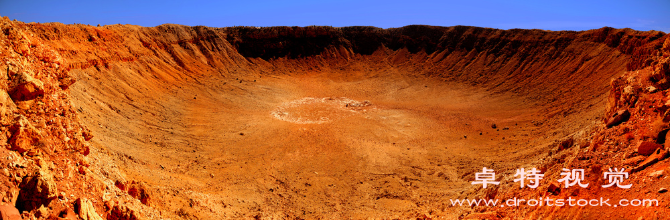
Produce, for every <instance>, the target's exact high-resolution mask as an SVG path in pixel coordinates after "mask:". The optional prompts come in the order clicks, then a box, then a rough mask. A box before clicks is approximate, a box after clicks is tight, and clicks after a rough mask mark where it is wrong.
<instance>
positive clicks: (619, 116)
mask: <svg viewBox="0 0 670 220" xmlns="http://www.w3.org/2000/svg"><path fill="white" fill-rule="evenodd" d="M629 118H630V112H628V109H624V110H619V111H617V112H615V113H614V115H612V117H610V119H609V120H607V127H608V128H611V127H614V126H617V125H619V124H621V123H623V122H625V121H628V119H629Z"/></svg>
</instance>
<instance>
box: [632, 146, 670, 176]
mask: <svg viewBox="0 0 670 220" xmlns="http://www.w3.org/2000/svg"><path fill="white" fill-rule="evenodd" d="M668 155H669V153H668V151H667V150H661V149H656V151H655V152H654V154H652V155H650V156H649V157H647V159H646V160H644V161H642V163H640V165H638V166H637V167H635V168H633V169H632V170H631V172H633V173H634V172H638V171H640V170H644V169H645V168H647V167H648V166H651V165H653V164H655V163H656V162H658V161H661V160H663V159H665V158H667V157H668Z"/></svg>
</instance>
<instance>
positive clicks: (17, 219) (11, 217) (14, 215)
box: [0, 205, 21, 220]
mask: <svg viewBox="0 0 670 220" xmlns="http://www.w3.org/2000/svg"><path fill="white" fill-rule="evenodd" d="M0 220H21V213H19V210H18V209H16V208H15V207H14V206H9V205H0Z"/></svg>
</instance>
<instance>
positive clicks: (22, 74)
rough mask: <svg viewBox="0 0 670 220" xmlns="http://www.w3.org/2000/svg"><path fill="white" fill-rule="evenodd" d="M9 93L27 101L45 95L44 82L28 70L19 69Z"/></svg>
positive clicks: (15, 98) (15, 97) (16, 98)
mask: <svg viewBox="0 0 670 220" xmlns="http://www.w3.org/2000/svg"><path fill="white" fill-rule="evenodd" d="M9 95H10V96H11V97H12V99H14V100H16V101H26V100H32V99H35V98H37V96H40V95H44V84H43V83H42V81H40V80H38V79H35V78H33V77H32V76H31V74H29V73H27V72H26V71H19V72H17V73H16V74H15V75H14V76H13V77H12V86H11V87H10V91H9Z"/></svg>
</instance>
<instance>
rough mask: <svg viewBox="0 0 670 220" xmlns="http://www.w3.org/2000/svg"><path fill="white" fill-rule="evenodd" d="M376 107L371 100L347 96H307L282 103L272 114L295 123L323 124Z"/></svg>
mask: <svg viewBox="0 0 670 220" xmlns="http://www.w3.org/2000/svg"><path fill="white" fill-rule="evenodd" d="M368 109H374V107H372V103H370V101H367V100H365V101H356V100H353V99H349V98H346V97H323V98H314V97H305V98H302V99H297V100H293V101H289V102H284V103H282V104H280V105H279V106H278V107H277V108H276V109H275V110H273V111H272V112H271V113H270V114H271V115H272V116H273V117H275V118H276V119H279V120H282V121H287V122H291V123H295V124H322V123H328V122H332V121H334V120H337V119H341V118H344V117H348V116H351V115H353V114H357V113H360V112H366V111H367V110H368Z"/></svg>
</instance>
